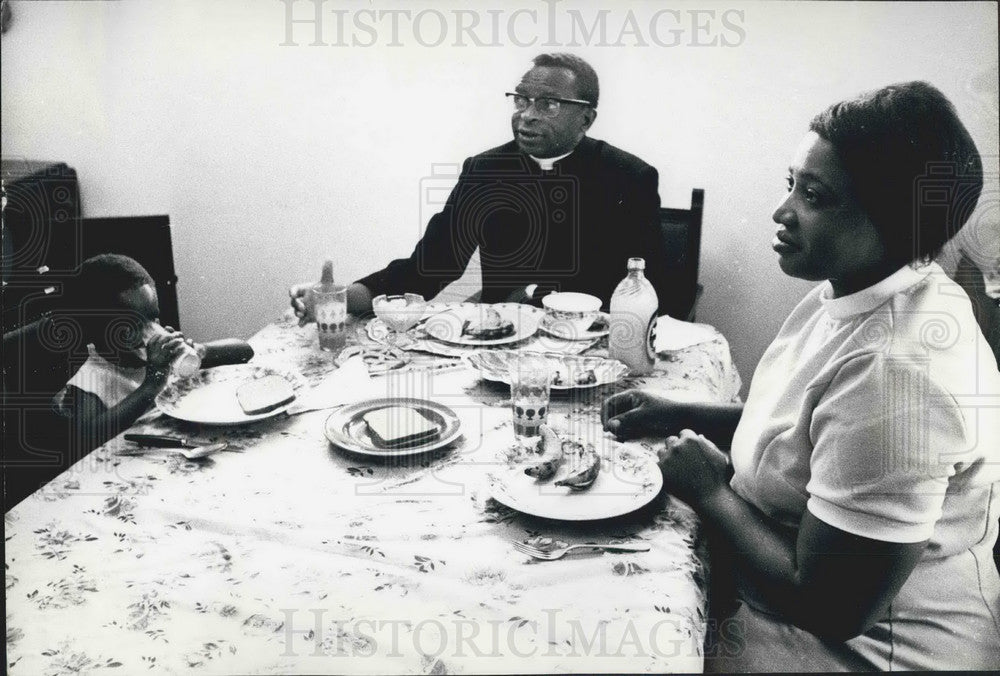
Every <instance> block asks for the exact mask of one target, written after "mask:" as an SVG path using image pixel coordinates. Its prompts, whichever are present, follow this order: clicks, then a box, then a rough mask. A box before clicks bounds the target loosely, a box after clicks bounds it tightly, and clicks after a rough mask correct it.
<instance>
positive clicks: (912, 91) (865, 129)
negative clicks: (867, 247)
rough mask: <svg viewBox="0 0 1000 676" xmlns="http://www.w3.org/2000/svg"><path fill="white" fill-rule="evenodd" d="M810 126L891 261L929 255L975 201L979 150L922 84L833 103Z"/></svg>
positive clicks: (950, 110)
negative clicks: (835, 160)
mask: <svg viewBox="0 0 1000 676" xmlns="http://www.w3.org/2000/svg"><path fill="white" fill-rule="evenodd" d="M809 128H810V129H811V130H812V131H814V132H816V133H817V134H819V135H820V136H821V137H823V138H824V139H826V140H827V141H829V142H830V143H831V144H833V146H834V148H835V149H836V152H837V154H838V156H839V157H840V161H841V162H842V164H843V165H844V168H845V170H846V171H847V173H848V175H849V176H850V177H851V182H852V184H853V188H854V191H855V194H856V195H857V198H858V201H859V202H860V204H861V207H862V208H863V209H864V210H865V212H866V213H867V214H868V217H869V218H870V219H871V221H872V223H873V224H874V225H875V227H876V229H878V231H879V234H880V236H881V239H882V244H883V246H885V248H886V254H887V255H888V256H889V257H890V258H891V259H894V260H899V261H907V262H913V261H929V260H931V259H933V258H934V257H935V256H936V255H937V254H938V252H940V250H941V247H942V245H944V243H945V242H947V241H948V240H949V239H951V238H952V237H953V236H954V235H955V233H956V232H958V230H959V229H960V228H961V227H962V225H963V224H964V223H965V222H966V221H967V220H968V219H969V216H970V215H971V214H972V211H973V209H975V207H976V202H977V201H978V200H979V195H980V193H981V192H982V190H983V165H982V160H981V159H980V157H979V151H978V150H977V149H976V144H975V143H974V142H973V140H972V137H971V136H970V135H969V132H968V131H967V130H966V128H965V126H964V125H963V124H962V122H961V120H959V119H958V115H957V114H956V112H955V107H954V106H952V104H951V102H950V101H949V100H948V99H947V98H946V97H945V95H944V94H942V93H941V92H940V91H938V89H936V88H935V87H933V86H932V85H930V84H928V83H926V82H903V83H900V84H894V85H889V86H888V87H883V88H881V89H877V90H875V91H871V92H866V93H864V94H861V95H860V96H858V97H857V98H854V99H850V100H848V101H841V102H840V103H835V104H834V105H832V106H830V107H829V108H827V109H826V110H824V111H823V112H822V113H820V114H819V115H817V116H816V117H814V118H813V120H812V122H811V123H810V124H809Z"/></svg>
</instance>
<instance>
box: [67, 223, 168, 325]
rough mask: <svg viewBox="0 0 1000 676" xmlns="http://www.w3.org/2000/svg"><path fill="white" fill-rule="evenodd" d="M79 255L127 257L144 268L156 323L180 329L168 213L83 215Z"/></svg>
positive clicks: (88, 256)
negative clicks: (156, 299) (157, 315)
mask: <svg viewBox="0 0 1000 676" xmlns="http://www.w3.org/2000/svg"><path fill="white" fill-rule="evenodd" d="M81 223H82V228H81V229H82V232H83V256H82V259H83V260H86V259H87V258H90V257H91V256H96V255H97V254H102V253H112V254H121V255H123V256H129V257H131V258H134V259H135V260H137V261H138V262H139V264H140V265H142V267H144V268H146V271H147V272H149V275H150V276H151V277H152V278H153V281H154V282H156V295H157V296H158V297H159V301H160V323H161V324H163V325H164V326H172V327H174V328H175V329H180V327H181V326H180V316H179V311H178V307H177V272H176V270H175V269H174V254H173V239H172V237H171V233H170V217H169V216H122V217H114V218H84V219H82V220H81Z"/></svg>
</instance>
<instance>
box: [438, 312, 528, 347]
mask: <svg viewBox="0 0 1000 676" xmlns="http://www.w3.org/2000/svg"><path fill="white" fill-rule="evenodd" d="M486 308H492V309H494V310H496V311H497V312H498V313H499V314H500V316H501V317H502V318H504V319H506V320H508V321H510V322H511V323H513V324H514V333H513V334H511V335H509V336H504V337H502V338H491V339H480V338H472V337H470V336H466V335H462V328H463V327H464V326H465V322H467V321H469V320H470V319H476V318H479V317H481V316H482V315H483V313H484V312H485V309H486ZM544 316H545V313H544V312H543V311H542V310H540V309H538V308H536V307H532V306H531V305H522V304H520V303H494V304H493V305H484V304H476V303H468V304H465V303H463V304H462V305H460V306H458V307H455V308H452V309H450V310H447V311H445V312H440V313H438V314H436V315H434V316H432V317H431V318H430V319H428V320H427V321H426V322H424V325H423V330H424V332H425V333H426V334H427V335H428V336H430V337H431V338H434V339H435V340H440V341H441V342H443V343H450V344H452V345H472V346H482V347H485V346H490V345H507V344H510V343H516V342H518V341H521V340H524V339H526V338H530V337H531V336H533V335H535V333H536V332H537V331H538V324H539V323H540V322H541V320H542V317H544Z"/></svg>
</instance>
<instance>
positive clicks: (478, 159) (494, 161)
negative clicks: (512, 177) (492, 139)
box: [463, 141, 532, 174]
mask: <svg viewBox="0 0 1000 676" xmlns="http://www.w3.org/2000/svg"><path fill="white" fill-rule="evenodd" d="M531 162H532V160H531V158H530V157H528V156H527V155H525V154H524V153H523V152H521V149H520V148H518V147H517V143H515V142H514V141H508V142H507V143H504V144H503V145H499V146H496V147H495V148H490V149H489V150H484V151H483V152H481V153H478V154H476V155H473V156H472V157H469V158H468V159H466V160H465V165H464V167H463V169H464V170H465V171H466V172H471V173H484V172H485V173H489V174H493V173H496V172H501V173H516V174H520V173H529V172H530V171H531Z"/></svg>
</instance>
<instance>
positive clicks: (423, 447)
mask: <svg viewBox="0 0 1000 676" xmlns="http://www.w3.org/2000/svg"><path fill="white" fill-rule="evenodd" d="M324 433H325V434H326V438H327V439H328V440H329V441H330V443H331V444H333V445H334V446H339V447H340V448H343V449H346V450H348V451H352V452H354V453H360V454H362V455H371V456H378V457H398V456H404V455H416V454H418V453H426V452H428V451H434V450H437V449H439V448H443V447H445V446H447V445H448V444H450V443H451V442H453V441H455V439H457V438H458V436H459V434H460V433H461V424H460V423H459V419H458V416H457V415H455V412H454V411H452V410H451V409H450V408H448V407H447V406H445V405H443V404H439V403H437V402H434V401H428V400H425V399H409V398H401V397H389V398H381V399H370V400H368V401H361V402H358V403H356V404H350V405H349V406H344V407H343V408H341V409H340V410H338V411H336V412H334V413H333V414H331V415H330V417H329V418H327V420H326V425H325V427H324Z"/></svg>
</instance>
